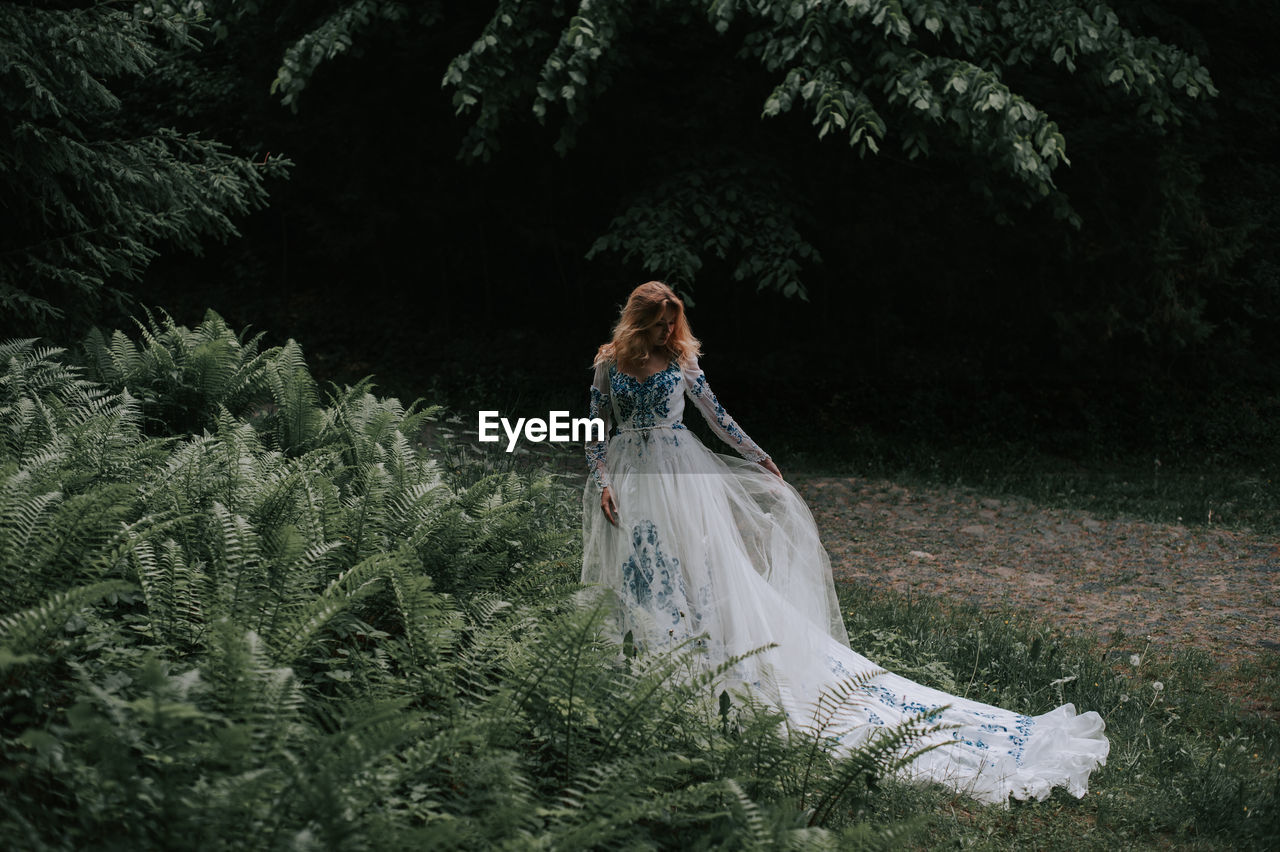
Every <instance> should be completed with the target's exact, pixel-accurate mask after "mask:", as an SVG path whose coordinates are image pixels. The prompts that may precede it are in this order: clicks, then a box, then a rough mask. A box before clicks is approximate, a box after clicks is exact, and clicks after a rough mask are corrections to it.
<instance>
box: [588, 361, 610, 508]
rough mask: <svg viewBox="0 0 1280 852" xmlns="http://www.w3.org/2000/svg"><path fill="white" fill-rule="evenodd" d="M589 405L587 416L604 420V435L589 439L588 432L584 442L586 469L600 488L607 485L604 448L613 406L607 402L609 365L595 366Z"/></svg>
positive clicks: (607, 473) (607, 439) (607, 438)
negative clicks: (585, 442)
mask: <svg viewBox="0 0 1280 852" xmlns="http://www.w3.org/2000/svg"><path fill="white" fill-rule="evenodd" d="M590 393H591V406H590V410H589V411H588V414H587V416H588V417H593V418H594V417H598V418H600V419H601V420H603V421H604V435H603V437H602V438H601V439H600V440H599V441H592V440H590V435H591V433H590V432H588V433H587V435H588V440H587V444H586V451H587V469H588V470H589V471H591V477H592V478H593V479H594V480H595V481H596V485H598V486H600V488H602V489H603V488H608V487H609V472H608V466H607V465H606V458H605V448H606V447H607V446H608V444H609V427H610V424H611V423H612V420H613V417H612V414H613V406H611V405H610V404H609V365H608V364H601V365H599V366H597V367H596V374H595V378H594V379H593V380H592V382H591V389H590Z"/></svg>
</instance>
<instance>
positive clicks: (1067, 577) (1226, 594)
mask: <svg viewBox="0 0 1280 852" xmlns="http://www.w3.org/2000/svg"><path fill="white" fill-rule="evenodd" d="M794 484H795V486H796V488H797V489H798V490H799V491H800V493H801V494H803V495H804V497H805V499H806V500H807V501H808V503H809V507H810V508H811V509H812V510H813V514H814V518H815V519H816V520H817V523H818V528H819V530H820V531H821V532H822V537H823V542H824V543H825V544H826V547H827V551H828V552H829V553H830V554H831V566H832V569H833V571H834V573H835V577H836V580H837V582H839V581H841V580H853V581H857V582H860V583H866V584H870V585H872V586H880V587H885V588H890V589H894V590H896V591H899V592H905V591H908V590H914V591H917V592H924V593H926V594H930V595H935V596H938V597H940V598H944V599H949V600H957V601H964V602H966V603H972V604H975V605H978V606H981V607H984V608H991V607H992V606H993V605H996V606H998V605H1004V604H1008V605H1009V606H1012V607H1016V608H1019V609H1023V610H1027V611H1031V612H1034V613H1035V614H1036V615H1037V616H1038V617H1040V618H1042V619H1044V620H1046V621H1048V622H1049V623H1051V624H1054V625H1057V626H1059V627H1061V628H1063V629H1066V630H1069V631H1072V632H1083V633H1088V634H1090V635H1095V636H1099V637H1102V638H1104V639H1105V638H1107V637H1109V636H1110V635H1111V634H1112V633H1113V632H1114V631H1115V630H1116V629H1117V628H1119V629H1123V630H1124V632H1125V634H1126V635H1129V636H1134V637H1145V636H1150V637H1151V640H1152V645H1153V649H1155V648H1159V647H1164V648H1173V647H1178V646H1183V645H1187V644H1191V645H1195V646H1199V647H1201V648H1203V649H1204V650H1206V651H1207V652H1208V653H1209V654H1210V656H1211V657H1212V658H1213V659H1214V660H1216V661H1217V662H1218V663H1219V664H1220V665H1224V666H1225V665H1229V664H1231V663H1235V662H1238V661H1241V660H1243V659H1246V658H1247V657H1249V656H1250V655H1264V654H1275V653H1280V538H1277V537H1267V536H1260V535H1257V534H1254V533H1250V532H1242V531H1232V530H1222V529H1212V528H1198V529H1188V528H1186V527H1183V526H1179V525H1170V524H1159V523H1152V522H1149V521H1140V520H1130V519H1099V518H1095V517H1093V516H1092V515H1090V514H1089V513H1087V512H1083V511H1074V510H1064V509H1046V508H1043V507H1040V506H1037V505H1035V504H1033V503H1031V502H1030V501H1028V500H1023V499H1020V498H1016V497H1009V498H1001V499H993V498H989V497H981V496H979V495H976V494H974V493H971V492H968V491H965V490H959V489H952V488H942V487H927V488H906V487H904V486H901V485H897V484H894V483H892V482H888V481H884V480H861V479H849V478H844V477H798V478H797V479H796V480H795V483H794Z"/></svg>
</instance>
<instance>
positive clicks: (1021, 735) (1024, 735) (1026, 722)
mask: <svg viewBox="0 0 1280 852" xmlns="http://www.w3.org/2000/svg"><path fill="white" fill-rule="evenodd" d="M1033 725H1035V720H1034V719H1032V718H1031V717H1030V716H1023V715H1022V714H1018V715H1017V716H1014V717H1013V727H1014V729H1015V730H1017V732H1018V736H1010V737H1009V742H1011V743H1012V744H1013V750H1012V751H1011V752H1010V753H1011V754H1012V755H1013V760H1014V762H1015V763H1016V764H1017V765H1018V766H1021V765H1022V752H1023V751H1024V750H1025V749H1026V747H1027V740H1028V739H1030V737H1031V728H1032V726H1033Z"/></svg>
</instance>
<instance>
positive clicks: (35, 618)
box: [0, 580, 134, 654]
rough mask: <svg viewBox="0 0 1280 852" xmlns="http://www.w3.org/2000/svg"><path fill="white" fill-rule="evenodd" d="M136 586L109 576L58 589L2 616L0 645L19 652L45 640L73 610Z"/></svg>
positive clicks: (78, 609)
mask: <svg viewBox="0 0 1280 852" xmlns="http://www.w3.org/2000/svg"><path fill="white" fill-rule="evenodd" d="M133 588H134V586H133V584H131V583H126V582H124V581H122V580H106V581H103V582H101V583H94V584H92V585H89V586H80V587H79V588H75V589H69V590H67V591H65V592H55V593H54V594H52V595H50V596H49V597H47V598H45V599H44V601H42V602H41V603H39V604H37V605H36V606H33V607H31V608H29V609H25V610H22V611H21V612H15V613H11V614H9V615H5V616H0V645H3V646H4V647H5V648H7V649H8V650H9V651H10V652H11V653H15V654H20V653H21V652H23V651H26V650H28V649H30V648H33V647H35V646H36V645H38V644H39V643H41V642H43V641H44V640H45V639H46V637H47V636H48V635H49V634H50V633H52V632H53V631H54V630H56V629H58V628H59V627H61V626H62V625H63V624H65V623H66V621H67V619H68V618H70V617H71V616H72V615H73V614H74V613H76V612H79V611H80V610H82V609H84V608H86V607H88V606H92V605H93V604H95V603H97V602H98V601H100V600H103V599H104V598H108V597H111V596H112V595H119V594H123V593H124V592H127V591H129V590H130V589H133Z"/></svg>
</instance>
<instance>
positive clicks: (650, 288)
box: [592, 281, 702, 367]
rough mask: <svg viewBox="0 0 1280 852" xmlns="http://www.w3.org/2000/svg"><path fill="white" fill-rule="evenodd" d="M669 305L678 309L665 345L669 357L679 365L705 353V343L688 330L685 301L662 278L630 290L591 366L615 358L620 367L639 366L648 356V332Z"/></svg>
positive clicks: (664, 350) (663, 348)
mask: <svg viewBox="0 0 1280 852" xmlns="http://www.w3.org/2000/svg"><path fill="white" fill-rule="evenodd" d="M668 307H673V308H675V309H676V321H675V325H674V326H673V327H672V329H671V334H669V335H667V342H666V343H665V344H664V345H663V346H662V349H661V351H663V352H664V353H665V354H666V356H667V357H668V358H669V359H670V360H672V361H676V362H678V363H680V364H688V363H689V362H691V361H692V360H693V359H694V358H697V357H698V356H699V355H701V354H702V344H701V343H699V342H698V339H697V338H696V337H694V336H693V332H692V331H690V329H689V320H688V319H686V318H685V315H684V302H682V301H681V300H680V297H679V296H677V295H676V294H675V291H674V290H672V289H671V288H670V287H668V286H667V285H666V284H663V283H662V282H661V281H648V282H645V283H644V284H641V285H640V286H639V287H637V288H636V289H634V290H632V291H631V295H630V296H628V297H627V303H626V304H625V305H623V306H622V314H621V315H620V316H619V317H618V321H617V322H616V323H614V325H613V339H612V340H610V341H609V342H608V343H602V344H601V345H600V348H599V349H597V350H596V357H595V360H594V361H593V362H592V366H593V367H595V366H599V365H600V364H604V363H608V362H610V361H613V362H615V363H617V364H618V365H619V366H621V367H636V366H639V365H640V364H642V363H643V362H644V361H645V360H646V358H648V356H649V343H648V342H647V341H646V340H645V332H647V331H649V329H651V328H653V327H654V326H655V325H657V324H658V322H659V321H660V320H661V319H662V315H663V313H664V312H665V311H666V309H667V308H668Z"/></svg>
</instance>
